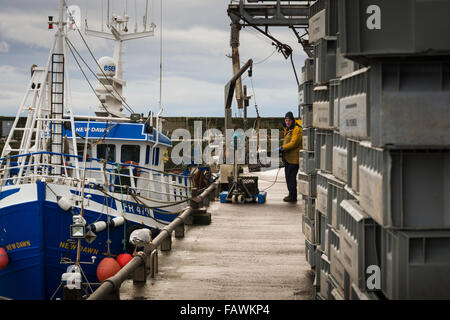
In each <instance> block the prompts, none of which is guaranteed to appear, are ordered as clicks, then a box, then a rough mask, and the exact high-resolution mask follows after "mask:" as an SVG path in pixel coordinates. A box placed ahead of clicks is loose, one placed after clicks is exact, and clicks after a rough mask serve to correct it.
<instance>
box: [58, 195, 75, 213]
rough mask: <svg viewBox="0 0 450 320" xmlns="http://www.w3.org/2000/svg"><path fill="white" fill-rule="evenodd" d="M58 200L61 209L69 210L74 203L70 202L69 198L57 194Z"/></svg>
mask: <svg viewBox="0 0 450 320" xmlns="http://www.w3.org/2000/svg"><path fill="white" fill-rule="evenodd" d="M56 201H57V203H58V206H59V207H60V208H61V209H63V210H64V211H69V210H70V209H72V204H71V203H70V201H69V200H67V198H65V197H61V196H57V197H56Z"/></svg>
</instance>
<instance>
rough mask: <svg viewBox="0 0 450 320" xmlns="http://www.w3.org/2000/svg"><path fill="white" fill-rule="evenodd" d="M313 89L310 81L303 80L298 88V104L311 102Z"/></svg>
mask: <svg viewBox="0 0 450 320" xmlns="http://www.w3.org/2000/svg"><path fill="white" fill-rule="evenodd" d="M313 89H314V84H313V83H312V81H308V82H304V83H302V84H301V85H300V87H299V88H298V104H299V105H303V104H312V103H313Z"/></svg>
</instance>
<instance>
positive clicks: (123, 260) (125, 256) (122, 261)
mask: <svg viewBox="0 0 450 320" xmlns="http://www.w3.org/2000/svg"><path fill="white" fill-rule="evenodd" d="M131 259H133V256H132V255H131V254H129V253H121V254H119V255H118V256H117V258H116V260H117V263H118V264H119V265H120V267H121V268H123V267H124V266H126V264H127V263H128V262H130V261H131Z"/></svg>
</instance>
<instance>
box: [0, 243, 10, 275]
mask: <svg viewBox="0 0 450 320" xmlns="http://www.w3.org/2000/svg"><path fill="white" fill-rule="evenodd" d="M8 263H9V258H8V253H7V252H6V250H5V249H3V247H0V270H3V269H5V268H6V266H7V265H8Z"/></svg>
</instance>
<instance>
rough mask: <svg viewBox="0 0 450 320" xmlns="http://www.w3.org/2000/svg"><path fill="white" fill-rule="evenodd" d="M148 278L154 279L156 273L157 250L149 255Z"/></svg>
mask: <svg viewBox="0 0 450 320" xmlns="http://www.w3.org/2000/svg"><path fill="white" fill-rule="evenodd" d="M150 266H151V267H150V277H152V278H154V277H155V274H156V273H158V250H157V249H155V250H153V251H152V253H151V254H150Z"/></svg>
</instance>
